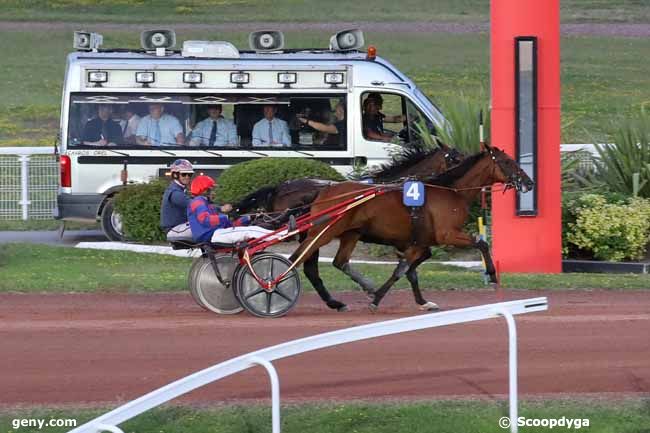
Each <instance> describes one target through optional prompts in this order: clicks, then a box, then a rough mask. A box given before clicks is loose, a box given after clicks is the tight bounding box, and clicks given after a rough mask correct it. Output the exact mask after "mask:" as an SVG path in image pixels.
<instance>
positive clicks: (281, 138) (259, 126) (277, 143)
mask: <svg viewBox="0 0 650 433" xmlns="http://www.w3.org/2000/svg"><path fill="white" fill-rule="evenodd" d="M277 111H278V109H277V107H276V106H275V105H265V106H264V118H262V119H261V120H260V121H259V122H257V123H256V124H255V125H254V126H253V147H289V146H291V136H290V135H289V125H288V124H287V122H285V121H284V120H282V119H278V118H277V117H275V114H276V112H277Z"/></svg>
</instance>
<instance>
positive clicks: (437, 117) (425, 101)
mask: <svg viewBox="0 0 650 433" xmlns="http://www.w3.org/2000/svg"><path fill="white" fill-rule="evenodd" d="M415 96H416V98H417V99H418V101H419V102H420V103H421V104H422V105H423V106H424V108H425V110H426V111H428V113H429V114H430V115H431V117H432V120H433V121H434V123H435V124H436V128H438V129H442V128H443V127H444V125H445V124H446V123H447V121H446V119H445V116H444V115H443V114H442V112H441V111H440V109H439V108H438V106H436V104H434V103H433V101H431V99H429V97H428V96H427V95H425V94H424V93H422V91H420V89H418V88H417V87H416V88H415Z"/></svg>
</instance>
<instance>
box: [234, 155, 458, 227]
mask: <svg viewBox="0 0 650 433" xmlns="http://www.w3.org/2000/svg"><path fill="white" fill-rule="evenodd" d="M464 158H465V155H463V154H462V153H461V152H459V151H458V150H457V149H454V148H451V147H449V146H447V145H446V144H443V143H439V144H438V147H437V148H435V149H433V150H431V149H425V148H423V147H421V146H413V147H408V148H405V149H404V150H403V151H402V152H401V153H400V154H399V155H396V156H394V157H392V158H391V161H390V162H388V163H386V164H382V165H380V166H379V168H378V169H376V170H374V171H371V172H370V173H369V177H370V179H372V181H373V183H386V182H394V181H397V180H399V179H401V178H404V177H407V176H430V175H432V174H437V173H442V172H443V171H445V170H447V169H448V168H450V167H453V166H455V165H458V164H459V163H460V162H461V161H462V160H463V159H464ZM336 183H338V182H335V181H331V180H323V179H295V180H288V181H286V182H283V183H281V184H280V185H277V186H264V187H262V188H260V189H258V190H257V191H254V192H252V193H250V194H248V195H247V196H245V197H244V198H242V199H241V200H240V201H239V202H238V203H237V204H235V205H234V206H233V207H234V208H235V211H236V212H237V213H238V214H242V213H249V212H252V211H254V210H257V209H260V210H263V211H266V212H283V211H286V210H287V209H290V210H294V212H293V214H294V215H296V216H297V215H300V214H304V213H307V212H309V204H311V202H313V201H314V199H316V196H317V195H318V193H319V192H320V191H321V190H322V189H324V188H326V187H329V186H331V185H333V184H336Z"/></svg>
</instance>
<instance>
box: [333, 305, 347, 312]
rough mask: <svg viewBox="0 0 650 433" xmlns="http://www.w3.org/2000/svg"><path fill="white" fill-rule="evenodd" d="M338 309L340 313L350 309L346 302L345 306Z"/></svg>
mask: <svg viewBox="0 0 650 433" xmlns="http://www.w3.org/2000/svg"><path fill="white" fill-rule="evenodd" d="M336 311H338V312H339V313H345V312H347V311H350V309H349V308H348V306H347V305H345V304H344V305H343V306H341V307H339V308H337V309H336Z"/></svg>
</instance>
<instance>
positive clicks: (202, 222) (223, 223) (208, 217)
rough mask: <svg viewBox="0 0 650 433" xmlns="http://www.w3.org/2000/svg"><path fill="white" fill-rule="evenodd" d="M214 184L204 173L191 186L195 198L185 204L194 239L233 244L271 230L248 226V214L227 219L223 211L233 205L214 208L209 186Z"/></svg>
mask: <svg viewBox="0 0 650 433" xmlns="http://www.w3.org/2000/svg"><path fill="white" fill-rule="evenodd" d="M216 186H217V183H216V182H215V181H214V179H212V178H211V177H210V176H205V175H201V176H197V177H196V178H195V179H194V180H193V181H192V185H191V186H190V190H191V192H192V196H193V197H194V198H193V199H192V201H190V203H189V205H188V207H187V219H188V221H189V223H190V228H191V230H192V237H193V239H194V242H197V243H200V242H214V243H223V244H236V243H238V242H242V241H246V240H248V239H252V238H257V237H261V236H264V235H266V234H269V233H272V230H267V229H264V228H262V227H259V226H253V225H250V223H251V219H250V217H248V216H243V217H241V218H239V219H237V220H235V221H230V218H228V215H226V214H225V213H224V212H230V211H231V210H232V206H230V205H224V206H222V207H221V208H220V209H217V206H216V205H215V204H214V203H212V201H211V200H210V196H211V195H212V189H213V188H215V187H216ZM281 234H283V233H282V232H281V233H278V234H276V235H273V236H270V237H269V239H271V238H272V237H277V236H280V235H281Z"/></svg>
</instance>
